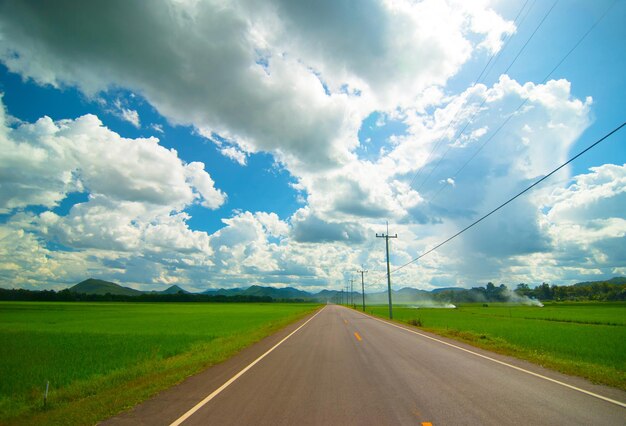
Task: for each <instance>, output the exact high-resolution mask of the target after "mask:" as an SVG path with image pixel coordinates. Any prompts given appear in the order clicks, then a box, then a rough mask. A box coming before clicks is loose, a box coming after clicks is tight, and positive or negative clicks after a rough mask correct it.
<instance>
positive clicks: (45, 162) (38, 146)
mask: <svg viewBox="0 0 626 426" xmlns="http://www.w3.org/2000/svg"><path fill="white" fill-rule="evenodd" d="M2 118H3V117H2ZM0 145H1V146H2V150H1V153H0V170H1V171H2V172H1V173H2V174H3V175H4V176H6V177H7V179H6V180H5V184H4V185H2V188H0V209H2V210H3V211H5V212H8V211H10V210H11V209H14V208H20V207H25V206H28V205H42V206H45V207H54V206H56V205H57V204H58V203H59V202H60V201H61V200H62V199H64V198H65V196H66V195H67V194H68V193H69V192H76V191H78V192H89V193H92V194H101V195H105V196H106V197H108V198H110V199H115V200H121V201H132V202H140V203H151V204H157V205H161V206H169V207H171V208H173V209H175V210H180V209H182V208H183V207H184V206H185V205H187V204H189V203H191V202H193V200H194V199H199V200H200V201H201V202H202V203H203V205H205V206H207V207H209V208H213V209H214V208H217V207H219V206H220V205H222V204H223V203H224V201H225V195H224V194H223V193H222V192H221V191H219V190H217V189H215V188H214V186H213V180H212V179H211V177H210V176H209V175H208V173H206V172H205V171H204V168H203V165H202V164H201V163H190V164H187V165H185V164H183V162H182V161H181V160H180V159H179V158H178V155H177V153H176V151H174V150H168V149H165V148H163V147H162V146H161V145H159V141H158V139H156V138H148V139H142V138H139V139H126V138H123V137H121V136H119V135H118V134H117V133H115V132H112V131H111V130H109V129H108V128H106V127H105V126H103V125H102V122H101V121H100V120H99V119H98V117H96V116H94V115H85V116H82V117H79V118H77V119H76V120H60V121H57V122H54V121H52V120H51V119H50V118H48V117H43V118H41V119H39V120H37V122H35V123H33V124H29V123H24V124H21V125H19V126H18V127H17V128H15V129H12V128H9V127H7V125H6V122H5V120H4V119H2V120H1V121H0ZM188 181H190V182H188Z"/></svg>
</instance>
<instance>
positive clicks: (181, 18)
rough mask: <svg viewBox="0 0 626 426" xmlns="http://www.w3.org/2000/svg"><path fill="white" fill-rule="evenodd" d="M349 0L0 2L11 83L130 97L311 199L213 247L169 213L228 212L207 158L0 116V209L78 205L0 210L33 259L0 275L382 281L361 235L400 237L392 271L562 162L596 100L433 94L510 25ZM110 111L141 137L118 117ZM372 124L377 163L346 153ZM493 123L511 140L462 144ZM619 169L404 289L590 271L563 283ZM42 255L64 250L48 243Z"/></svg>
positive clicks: (496, 232) (1, 51)
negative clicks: (267, 164) (362, 271)
mask: <svg viewBox="0 0 626 426" xmlns="http://www.w3.org/2000/svg"><path fill="white" fill-rule="evenodd" d="M346 4H347V3H345V2H343V1H327V2H323V1H322V2H315V4H313V5H304V4H303V3H301V2H293V1H281V0H272V1H267V2H262V3H259V2H250V1H246V0H241V1H234V2H227V3H224V2H222V1H219V0H215V1H205V2H170V3H156V4H152V3H151V4H147V3H141V2H129V3H124V4H123V5H121V6H120V5H113V4H109V3H107V2H101V3H91V2H71V4H69V3H68V4H65V5H64V4H63V3H58V2H57V3H54V4H47V3H44V4H38V5H37V6H32V5H31V4H30V3H28V2H19V3H16V2H13V3H7V4H4V5H2V6H0V58H1V59H2V61H3V62H4V63H5V64H6V66H7V67H8V68H9V69H10V70H11V71H13V72H17V73H19V74H20V75H21V76H23V77H25V78H31V79H33V80H35V81H36V82H37V83H39V84H50V85H52V86H55V87H64V86H68V85H69V86H76V87H78V88H79V89H80V90H82V91H83V92H84V93H86V94H87V95H88V96H97V95H98V93H99V92H100V91H107V90H109V89H114V88H117V87H121V88H124V89H127V90H130V91H132V92H134V93H137V94H138V95H141V96H142V97H143V98H145V99H146V101H147V102H148V103H149V104H150V105H152V106H153V107H155V108H156V110H157V111H158V112H159V113H161V114H162V115H163V116H164V117H165V118H166V119H167V120H168V123H171V124H172V125H176V124H184V125H191V126H192V127H193V128H194V129H196V131H197V133H199V134H200V135H204V136H205V137H207V138H208V139H211V140H212V141H213V142H214V143H215V144H216V145H217V147H218V150H219V151H220V152H221V154H223V155H224V156H226V157H228V158H230V159H232V160H234V161H236V162H237V163H239V164H241V165H246V162H247V158H248V156H250V155H253V154H254V153H257V152H261V151H264V152H270V153H272V155H273V156H274V158H275V159H276V160H277V161H278V162H280V163H282V166H284V167H285V168H286V170H287V171H288V172H289V173H291V175H292V177H293V178H294V179H295V180H296V183H295V184H294V188H296V189H297V190H298V191H299V192H300V193H299V197H300V199H301V200H302V201H303V202H305V203H306V205H305V206H303V207H302V208H301V209H299V210H298V211H297V212H296V213H295V214H294V215H293V216H292V217H291V218H289V219H286V218H283V219H281V218H279V217H278V216H277V215H276V214H275V213H271V212H267V213H264V212H249V211H240V212H237V213H235V214H234V216H233V217H230V218H227V219H224V220H223V222H224V227H223V228H222V229H220V230H219V231H217V232H215V233H214V234H213V235H208V234H207V233H205V232H200V231H194V230H192V229H190V228H189V226H188V224H187V222H188V221H189V216H188V215H187V214H186V213H185V208H187V207H188V206H190V205H191V204H193V203H197V204H201V205H202V206H204V207H206V208H209V209H217V208H219V207H220V206H222V205H223V204H224V203H225V201H226V195H225V194H224V193H223V192H221V191H220V190H219V189H217V188H216V187H215V182H214V181H213V179H212V178H211V176H210V175H209V173H208V172H207V171H206V170H205V167H204V164H202V163H199V162H191V163H188V164H185V163H184V162H183V161H181V159H180V158H179V157H178V153H177V152H176V151H174V150H168V149H165V148H164V147H163V146H161V145H160V144H159V141H158V139H156V138H146V139H142V138H140V139H127V138H123V137H122V136H120V135H118V134H116V133H115V132H112V131H111V130H110V129H108V128H107V127H105V126H104V125H103V124H102V123H101V122H100V120H99V119H98V118H97V117H95V116H93V115H86V116H83V117H79V118H77V119H75V120H61V121H53V120H51V119H50V118H47V117H44V118H42V119H40V120H38V121H37V122H36V123H32V124H29V123H21V124H19V123H18V124H15V125H12V126H11V125H9V124H7V123H8V122H9V120H8V119H7V118H6V117H5V116H4V111H2V114H3V115H2V117H1V118H2V121H1V123H0V124H1V125H0V138H1V139H0V144H1V145H2V146H1V148H2V150H1V152H0V176H1V177H2V182H3V185H2V187H0V212H1V213H5V214H6V213H13V212H15V211H16V210H19V209H22V208H24V207H27V206H32V205H39V206H43V207H46V208H48V209H52V208H54V207H55V206H58V205H59V203H60V202H61V201H62V200H63V199H65V197H66V196H67V194H68V193H71V192H87V193H89V194H91V196H90V198H89V200H88V201H86V202H83V203H80V204H77V205H75V206H73V207H72V209H71V210H70V212H69V213H68V214H67V215H66V216H61V215H59V214H57V213H54V212H52V211H47V212H44V213H42V214H40V215H38V216H36V215H30V216H28V215H25V216H24V217H20V218H19V220H18V216H19V214H18V215H14V216H13V217H12V219H11V221H10V223H9V224H7V225H4V226H3V227H1V231H2V234H1V235H2V236H3V237H2V238H5V239H6V241H7V242H9V243H10V244H16V245H17V246H18V247H20V248H22V249H23V250H24V252H25V253H33V256H32V262H34V263H29V262H30V261H29V260H27V259H26V256H22V255H21V254H20V253H14V254H11V255H10V256H9V254H8V253H6V254H7V257H6V259H7V260H6V261H5V262H2V263H1V265H0V271H5V272H4V274H5V275H4V276H5V277H11V276H13V277H16V276H17V275H16V273H14V272H7V271H14V270H15V265H18V268H19V267H21V266H20V265H23V267H24V268H32V270H33V271H40V272H41V274H42V276H46V277H48V276H49V277H52V278H53V279H54V280H56V281H57V282H58V281H60V280H62V279H63V277H64V276H65V277H66V278H67V279H69V278H68V277H71V278H72V279H73V278H74V277H76V276H78V275H80V274H85V273H87V272H89V271H92V270H97V268H98V266H100V267H105V268H108V270H109V271H113V273H114V274H117V275H114V277H115V276H117V277H119V278H121V279H123V280H124V281H125V282H131V283H140V282H142V281H143V282H152V283H174V282H177V283H183V282H185V280H186V281H187V282H192V283H194V285H195V286H197V287H198V288H201V286H202V285H203V284H207V283H209V282H210V283H212V284H217V283H220V284H223V285H224V286H236V285H239V284H241V285H247V284H252V283H271V284H275V285H280V284H284V283H286V282H293V281H294V280H295V279H296V278H297V279H298V280H299V281H298V283H301V285H304V286H306V285H310V286H311V287H312V288H318V287H321V286H325V285H329V284H330V285H334V284H336V283H338V282H342V281H343V280H344V279H345V276H344V272H345V270H347V269H348V270H349V269H354V268H356V267H358V266H360V265H361V264H363V263H365V264H367V265H368V268H370V269H371V270H377V269H379V270H381V271H382V270H384V255H383V254H382V253H383V249H382V247H383V246H382V244H381V240H380V239H378V240H377V239H376V238H375V233H376V232H381V231H383V230H384V228H383V226H384V225H383V224H384V221H385V220H390V221H391V223H393V224H394V225H393V226H392V228H393V229H392V230H391V232H392V233H395V232H398V234H399V237H400V238H398V239H397V240H394V241H393V242H392V249H393V250H392V261H393V263H394V265H399V264H402V263H404V262H407V261H409V260H411V259H412V258H414V257H415V256H417V255H418V254H420V253H422V252H423V251H424V250H425V249H428V248H429V247H432V246H433V245H434V244H436V243H438V242H440V241H441V240H442V238H443V237H446V236H449V235H452V234H454V233H455V232H456V231H457V230H458V229H461V228H462V227H464V226H465V225H467V223H468V222H469V221H470V220H471V219H472V218H475V217H477V216H478V215H479V214H480V213H483V212H486V211H488V210H489V209H490V208H493V207H494V206H495V205H497V204H499V203H500V202H502V200H504V199H506V198H508V196H510V195H511V194H513V193H515V192H516V191H517V190H519V189H520V188H522V187H524V186H525V185H527V184H528V183H529V182H531V181H532V180H534V179H536V178H537V177H538V176H541V175H542V174H543V173H545V172H546V171H548V170H551V169H552V168H553V167H554V166H555V165H556V164H559V163H560V162H562V161H563V160H564V159H565V157H566V156H567V154H568V152H569V151H570V149H571V147H572V145H573V143H574V142H575V141H576V139H577V138H578V137H579V136H580V134H581V133H582V132H583V131H584V129H585V128H586V127H587V126H588V125H589V122H590V118H589V117H590V107H591V104H592V102H591V99H590V98H588V99H584V100H581V99H576V98H574V97H573V96H572V94H571V87H570V83H569V82H568V81H566V80H557V81H550V82H547V83H546V84H534V83H532V82H528V83H525V84H520V83H519V82H517V81H515V80H512V79H511V78H509V77H508V76H502V77H501V78H500V79H499V81H497V82H496V83H495V84H494V85H493V86H491V87H487V86H484V85H474V86H472V87H470V88H468V89H467V90H465V91H464V92H463V93H460V94H451V93H448V89H447V88H446V87H445V85H446V82H447V81H448V80H449V79H450V78H451V77H453V76H455V75H456V74H457V73H458V71H459V69H460V68H461V67H462V66H463V64H464V63H466V62H467V61H468V60H469V59H470V58H471V57H472V55H477V54H484V53H487V54H492V53H495V52H497V51H498V50H499V49H500V48H501V46H502V40H503V38H504V37H506V36H507V35H510V34H513V32H514V31H515V27H514V25H513V24H512V23H511V22H508V21H506V20H505V19H503V18H502V17H501V16H499V15H498V14H497V13H495V12H494V11H493V10H492V9H491V8H490V6H489V5H488V3H487V2H486V1H485V2H484V1H474V2H465V1H460V0H458V1H457V0H454V1H439V0H425V1H421V2H409V1H403V0H384V1H383V0H381V1H373V0H372V1H369V0H368V1H365V2H363V3H362V4H360V6H359V8H356V9H355V8H354V7H346ZM68 11H71V12H68ZM92 18H93V19H92ZM85 22H89V28H88V29H87V28H86V27H85ZM70 28H71V29H72V31H69V30H68V29H70ZM521 102H526V104H525V106H524V108H522V109H520V110H519V111H518V112H515V113H514V111H515V109H516V108H517V106H518V105H520V104H521ZM481 104H482V106H481ZM115 107H116V110H117V114H118V115H119V116H120V117H121V118H123V119H125V120H127V121H128V122H130V123H131V124H133V125H135V126H136V127H140V126H141V120H140V117H139V115H138V113H137V112H136V111H135V110H133V109H131V108H129V107H128V105H127V104H123V103H122V101H119V102H117V103H116V104H115ZM374 112H376V113H378V117H379V118H380V120H379V122H377V123H376V124H377V125H379V127H378V129H377V130H383V129H384V128H385V127H386V126H388V125H389V124H390V122H391V121H402V122H404V124H406V125H407V126H408V131H407V132H406V133H405V134H399V135H393V136H392V137H389V143H386V144H385V145H384V146H383V147H380V148H378V147H376V150H378V149H380V153H379V155H378V157H376V153H375V152H374V148H372V149H370V150H369V151H370V152H368V158H367V159H364V158H360V157H359V155H358V152H359V151H358V150H357V148H358V145H359V140H358V136H359V133H358V132H359V129H360V127H361V125H362V122H363V119H364V118H365V117H368V116H370V115H371V114H372V113H374ZM475 114H476V115H475ZM474 115H475V117H474ZM472 117H474V119H473V120H472V122H471V123H470V124H469V125H468V127H467V130H466V131H465V132H464V133H463V134H462V135H460V136H459V132H460V130H461V129H462V128H463V127H464V125H465V123H466V122H467V121H468V120H470V118H472ZM506 119H508V120H509V122H508V124H507V126H506V128H505V130H504V131H503V132H501V133H500V134H498V136H497V137H496V138H494V140H493V141H491V142H490V143H489V144H488V145H486V146H485V148H484V149H483V150H482V151H480V152H478V151H476V150H477V149H478V147H480V146H481V144H482V143H484V142H485V141H486V140H487V139H486V138H489V137H491V135H492V134H493V132H495V131H496V130H497V129H498V126H499V125H500V124H501V123H502V122H503V120H506ZM151 128H152V129H153V130H154V131H155V132H157V133H162V131H163V128H162V126H160V125H157V124H153V125H151ZM370 142H372V141H371V140H370ZM438 144H439V149H437V150H434V151H433V156H432V157H431V158H428V156H429V153H430V152H431V151H432V150H433V149H434V148H435V146H436V145H438ZM444 152H445V153H446V154H444ZM474 154H475V158H474V159H473V160H472V161H471V162H470V163H468V165H467V167H466V168H465V169H464V170H463V172H462V173H461V174H458V175H457V170H458V169H459V167H460V165H461V164H464V163H465V162H466V161H467V160H468V159H469V158H470V156H472V155H474ZM435 165H437V168H436V170H435ZM418 172H419V178H418V179H415V182H414V183H413V185H410V184H409V182H410V181H411V179H412V177H413V176H416V174H418ZM567 173H569V171H568V170H565V172H564V175H567ZM622 173H623V167H620V166H615V167H613V168H612V167H610V166H603V167H601V168H598V169H597V170H596V169H594V170H593V171H592V173H589V174H586V175H583V176H578V177H576V178H575V183H574V184H573V185H572V186H569V187H567V188H564V189H561V190H558V189H556V190H555V188H558V185H557V184H554V183H552V184H551V183H549V182H548V183H547V184H546V185H545V186H544V187H542V188H541V189H540V190H538V191H536V192H535V193H533V194H532V195H531V196H529V197H526V198H524V199H520V200H518V201H516V205H515V206H514V208H511V209H509V210H507V211H506V214H503V215H499V216H494V217H493V218H490V220H489V221H488V222H485V223H484V224H481V225H480V229H475V230H472V231H470V232H468V233H467V234H464V235H463V237H462V238H459V239H458V240H456V241H455V242H454V243H452V244H450V245H448V246H446V247H445V248H442V250H441V251H439V252H436V253H433V254H432V255H430V256H429V257H428V258H425V259H424V260H423V261H422V260H421V261H420V262H418V264H415V265H412V266H410V267H407V268H405V269H404V270H403V271H402V272H401V273H399V274H398V275H397V280H398V283H403V284H401V285H421V286H423V287H426V288H427V287H429V286H436V285H474V284H476V282H472V280H479V279H483V278H485V277H487V276H489V277H490V278H493V276H494V275H498V274H500V276H507V275H506V274H511V273H513V275H512V276H514V277H520V280H522V278H521V277H526V278H525V279H523V280H533V279H539V280H542V279H551V278H558V277H563V275H562V274H561V275H559V272H558V267H559V265H560V264H563V263H567V262H568V261H567V259H569V258H571V259H572V260H571V261H570V263H569V265H570V266H569V267H571V268H574V265H573V264H574V259H585V262H586V263H585V265H583V266H582V268H583V269H580V268H579V269H577V271H578V272H579V273H582V272H580V271H581V270H584V268H587V267H588V268H591V269H588V270H595V269H594V268H597V265H598V262H600V263H602V264H604V265H608V263H610V261H612V260H619V256H616V255H615V253H619V252H620V246H619V244H621V242H622V241H623V238H624V218H623V214H621V213H620V212H621V211H622V210H623V208H622V207H623V205H624V201H623V200H622V194H623V188H624V186H625V185H624V182H623V180H622V177H623V176H622ZM566 177H569V176H568V175H567V176H566ZM427 179H428V180H427ZM603 179H604V180H603ZM579 188H584V190H582V189H579ZM236 207H239V206H236ZM544 211H548V212H547V213H543V212H544ZM581 223H583V224H582V225H581ZM50 241H54V242H58V243H59V244H62V245H66V246H69V247H71V248H72V249H73V250H76V251H74V252H71V251H63V250H48V249H47V248H46V244H48V243H49V242H50ZM314 243H315V244H314ZM337 243H342V244H337ZM622 247H623V245H622ZM551 251H554V253H553V254H550V253H551ZM621 251H623V250H621ZM467 253H469V254H467ZM11 256H12V257H11ZM45 259H47V260H45ZM46 262H47V263H46ZM81 262H83V263H81ZM594 262H595V263H594ZM64 265H66V266H64ZM81 265H82V266H81ZM594 265H595V266H594ZM578 266H579V267H581V265H578ZM2 268H4V269H2ZM64 268H65V272H63V271H64ZM11 273H13V275H11ZM46 274H47V275H46ZM63 274H65V275H63ZM490 274H491V275H490ZM25 275H27V274H25ZM34 276H35V275H34V274H33V275H28V278H25V279H27V280H30V279H34V278H33V277H34ZM460 277H461V278H460ZM81 278H82V277H81ZM371 279H372V282H373V283H374V284H375V285H377V284H378V283H379V281H381V280H380V279H379V278H376V277H374V274H373V275H372V276H371ZM210 280H212V281H210Z"/></svg>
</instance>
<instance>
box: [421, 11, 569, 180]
mask: <svg viewBox="0 0 626 426" xmlns="http://www.w3.org/2000/svg"><path fill="white" fill-rule="evenodd" d="M558 2H559V0H556V1H555V2H554V3H553V4H552V7H550V9H548V11H547V12H546V13H545V14H544V15H543V18H542V19H541V21H539V23H538V24H537V26H536V27H535V29H534V30H533V32H532V34H531V35H530V37H528V39H527V40H526V42H525V43H524V45H523V46H522V48H521V49H520V50H519V51H518V52H517V54H516V55H515V58H513V61H512V62H511V63H510V64H509V66H508V67H507V68H506V70H504V72H503V74H506V73H507V72H508V71H509V70H510V69H511V67H512V66H513V64H515V62H516V61H517V59H518V58H519V57H520V55H521V54H522V52H523V51H524V49H526V46H528V43H530V41H531V40H532V39H533V37H534V36H535V34H536V33H537V31H538V30H539V28H541V26H542V25H543V23H544V22H545V20H546V19H547V18H548V15H550V13H551V12H552V10H553V9H554V7H555V6H556V5H557V3H558ZM486 102H487V97H485V99H483V101H482V102H481V103H480V105H479V106H478V108H476V111H474V113H473V114H472V116H471V117H470V118H469V120H467V123H466V124H465V126H464V127H463V129H461V131H460V132H459V133H458V134H457V135H456V136H455V137H454V140H457V139H459V138H460V137H461V136H462V135H463V134H464V133H465V130H466V129H467V127H468V126H469V125H470V124H471V123H472V121H473V120H474V118H475V117H476V115H478V113H479V112H480V110H481V108H482V107H483V105H485V103H486ZM520 108H521V107H520ZM448 127H450V125H448ZM446 131H447V129H446ZM438 145H439V144H437V146H438ZM451 149H452V145H448V149H446V151H445V152H444V153H443V155H442V156H441V157H440V158H439V161H437V164H435V167H433V168H432V169H431V170H430V172H429V173H428V176H426V179H424V180H423V181H422V184H421V185H420V186H419V188H418V189H417V192H420V190H421V189H422V187H423V186H424V185H425V184H426V182H428V179H430V176H432V174H433V173H434V172H435V170H437V169H438V168H439V165H440V164H441V163H442V161H443V160H444V159H445V158H446V156H447V155H448V152H450V150H451ZM431 154H432V152H431ZM429 158H430V156H429ZM420 170H421V169H420ZM411 182H412V181H411Z"/></svg>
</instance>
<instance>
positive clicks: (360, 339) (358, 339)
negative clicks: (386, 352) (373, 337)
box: [354, 331, 363, 342]
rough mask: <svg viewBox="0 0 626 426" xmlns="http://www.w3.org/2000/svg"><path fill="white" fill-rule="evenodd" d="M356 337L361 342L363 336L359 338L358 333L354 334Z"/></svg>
mask: <svg viewBox="0 0 626 426" xmlns="http://www.w3.org/2000/svg"><path fill="white" fill-rule="evenodd" d="M354 337H356V339H357V340H358V341H359V342H360V341H361V340H363V339H361V336H359V333H357V332H356V331H355V332H354Z"/></svg>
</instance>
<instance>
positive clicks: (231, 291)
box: [200, 287, 245, 296]
mask: <svg viewBox="0 0 626 426" xmlns="http://www.w3.org/2000/svg"><path fill="white" fill-rule="evenodd" d="M244 290H245V289H243V288H239V287H237V288H218V289H214V288H210V289H208V290H204V291H203V292H201V293H200V294H208V295H211V296H236V295H238V294H242V292H243V291H244Z"/></svg>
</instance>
